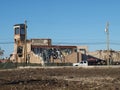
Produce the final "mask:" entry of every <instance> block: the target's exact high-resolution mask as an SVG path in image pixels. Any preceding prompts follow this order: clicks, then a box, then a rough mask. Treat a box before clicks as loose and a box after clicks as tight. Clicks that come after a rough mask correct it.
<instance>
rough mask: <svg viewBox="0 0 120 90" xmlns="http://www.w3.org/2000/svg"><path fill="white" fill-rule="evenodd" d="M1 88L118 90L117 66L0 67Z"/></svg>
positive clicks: (119, 75) (11, 89) (118, 76)
mask: <svg viewBox="0 0 120 90" xmlns="http://www.w3.org/2000/svg"><path fill="white" fill-rule="evenodd" d="M0 90H120V68H100V67H99V68H80V67H77V68H76V67H74V68H73V67H63V68H27V69H13V70H5V71H4V70H1V71H0Z"/></svg>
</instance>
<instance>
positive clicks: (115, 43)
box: [0, 42, 120, 45]
mask: <svg viewBox="0 0 120 90" xmlns="http://www.w3.org/2000/svg"><path fill="white" fill-rule="evenodd" d="M0 44H14V42H0ZM53 44H57V45H104V44H106V42H81V43H79V42H77V43H76V42H53ZM110 45H120V43H118V42H110Z"/></svg>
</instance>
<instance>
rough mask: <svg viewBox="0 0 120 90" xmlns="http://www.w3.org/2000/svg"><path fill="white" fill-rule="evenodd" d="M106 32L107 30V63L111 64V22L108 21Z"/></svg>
mask: <svg viewBox="0 0 120 90" xmlns="http://www.w3.org/2000/svg"><path fill="white" fill-rule="evenodd" d="M105 32H106V35H107V37H106V40H107V41H106V44H107V65H110V55H109V50H110V49H109V45H110V40H109V22H107V24H106V28H105Z"/></svg>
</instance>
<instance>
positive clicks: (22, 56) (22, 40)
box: [14, 22, 27, 63]
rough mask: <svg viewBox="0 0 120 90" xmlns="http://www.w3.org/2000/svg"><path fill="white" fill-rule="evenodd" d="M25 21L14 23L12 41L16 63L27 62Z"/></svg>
mask: <svg viewBox="0 0 120 90" xmlns="http://www.w3.org/2000/svg"><path fill="white" fill-rule="evenodd" d="M26 28H27V26H26V22H25V24H15V25H14V42H15V46H14V47H15V48H14V51H15V53H16V62H17V63H27V59H26V55H27V42H26V39H27V38H26V36H27V30H26Z"/></svg>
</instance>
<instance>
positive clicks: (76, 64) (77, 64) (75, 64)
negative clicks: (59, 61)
mask: <svg viewBox="0 0 120 90" xmlns="http://www.w3.org/2000/svg"><path fill="white" fill-rule="evenodd" d="M73 66H88V62H87V61H81V62H79V63H73Z"/></svg>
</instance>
